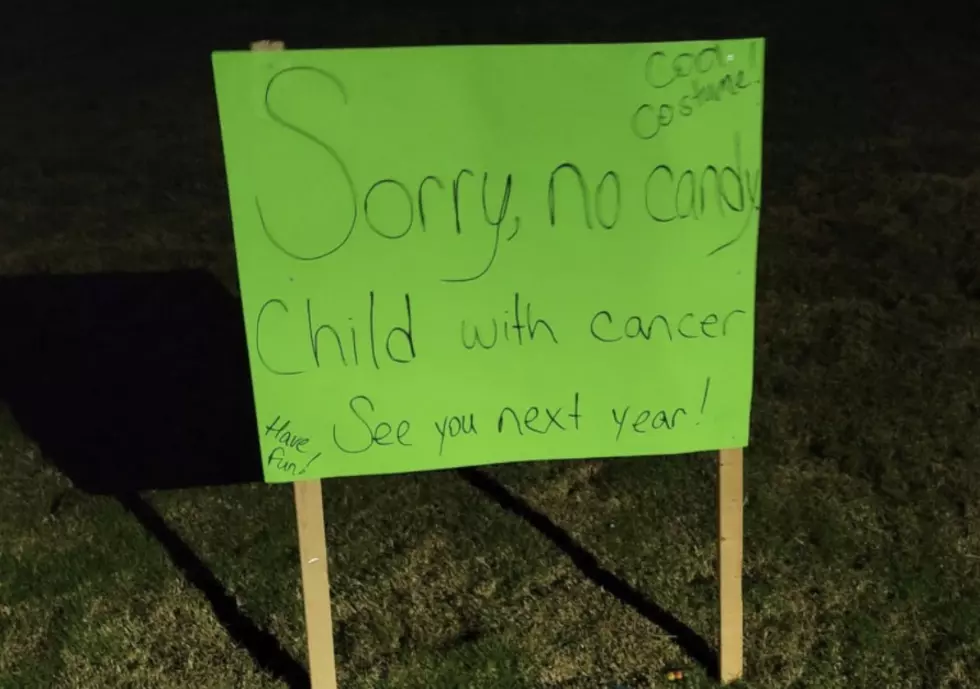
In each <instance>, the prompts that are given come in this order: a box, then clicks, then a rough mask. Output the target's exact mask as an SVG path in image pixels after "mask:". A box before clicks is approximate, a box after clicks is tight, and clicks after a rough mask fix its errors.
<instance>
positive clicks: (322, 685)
mask: <svg viewBox="0 0 980 689" xmlns="http://www.w3.org/2000/svg"><path fill="white" fill-rule="evenodd" d="M293 488H294V489H295V498H296V525H297V527H298V530H299V557H300V566H301V567H302V572H303V602H304V604H305V606H306V643H307V648H308V649H309V655H310V687H311V689H337V669H336V667H335V665H334V656H333V619H332V616H331V614H330V580H329V578H328V575H327V535H326V532H325V529H324V526H323V486H322V483H321V481H319V480H316V481H299V482H297V483H294V484H293Z"/></svg>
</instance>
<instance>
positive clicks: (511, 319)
mask: <svg viewBox="0 0 980 689" xmlns="http://www.w3.org/2000/svg"><path fill="white" fill-rule="evenodd" d="M521 315H522V314H521V295H520V293H519V292H515V293H514V311H513V314H511V312H510V311H504V317H503V318H501V319H500V321H499V322H498V320H497V319H496V318H491V319H490V325H489V326H486V325H483V326H479V325H475V324H473V325H470V324H468V323H467V321H465V320H464V321H462V323H461V324H460V339H461V340H462V343H463V346H464V347H465V348H466V349H475V348H476V347H480V348H481V349H493V348H494V347H495V346H497V344H498V343H504V342H513V343H514V344H517V345H523V344H529V343H531V342H533V341H534V339H535V337H538V338H539V339H544V340H550V341H551V342H552V343H553V344H558V337H557V336H556V335H555V331H554V329H553V328H552V327H551V325H550V324H549V323H548V321H546V320H545V319H543V318H535V317H534V316H533V315H532V312H531V302H530V301H528V302H526V303H525V304H524V312H523V320H522V318H521Z"/></svg>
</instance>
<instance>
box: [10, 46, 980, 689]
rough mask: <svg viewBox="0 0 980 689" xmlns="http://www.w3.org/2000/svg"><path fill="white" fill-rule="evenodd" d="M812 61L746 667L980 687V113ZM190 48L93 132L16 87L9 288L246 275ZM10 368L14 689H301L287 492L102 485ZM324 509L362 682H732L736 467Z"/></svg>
mask: <svg viewBox="0 0 980 689" xmlns="http://www.w3.org/2000/svg"><path fill="white" fill-rule="evenodd" d="M957 54H958V55H960V54H965V53H964V52H962V51H961V52H958V53H957ZM971 54H972V53H971ZM786 55H787V53H785V52H783V53H781V52H780V49H779V47H778V46H774V47H773V49H772V51H771V52H770V54H769V56H768V59H769V60H772V61H774V67H773V70H774V76H773V77H772V79H771V80H770V82H769V83H768V85H767V90H768V91H769V92H771V93H773V94H774V95H772V104H771V105H772V108H771V110H768V111H767V118H768V119H767V125H766V126H767V149H766V156H767V160H766V164H767V169H766V173H765V175H766V176H765V180H766V181H765V184H766V189H765V194H766V196H765V200H764V204H765V209H764V214H763V220H762V231H761V242H760V244H761V250H760V251H761V254H760V259H759V288H758V306H757V310H758V340H757V363H756V375H757V383H756V392H755V403H754V413H753V429H752V441H751V446H750V447H749V449H748V450H747V452H746V492H747V505H746V513H745V520H746V521H745V581H744V597H745V647H746V656H747V658H746V671H747V685H748V686H750V687H760V688H761V687H780V688H782V687H785V688H793V689H801V688H803V687H817V688H819V689H836V688H841V689H843V688H847V689H853V688H855V687H862V688H863V687H869V688H878V687H888V688H889V689H901V688H906V687H907V688H909V689H912V688H914V689H920V688H922V687H938V688H944V689H954V688H957V689H964V688H966V687H975V686H978V684H980V614H978V611H980V461H978V460H980V277H978V273H977V265H978V264H980V240H978V239H977V236H978V235H977V218H980V193H978V192H980V176H978V173H977V172H976V170H975V161H976V160H977V159H978V155H980V138H978V137H977V135H976V131H978V129H977V126H976V124H977V123H976V114H975V109H973V110H971V109H969V108H966V107H961V108H960V109H956V108H957V100H956V99H957V98H960V96H961V95H962V92H961V90H957V89H962V88H965V86H963V85H962V84H959V85H957V84H958V83H959V82H956V80H955V79H949V80H945V81H944V80H938V81H934V82H933V81H928V82H927V81H922V80H920V81H919V82H918V83H919V91H918V92H916V93H910V92H905V91H901V90H898V91H895V90H889V89H888V88H886V84H894V83H899V81H900V78H904V72H902V69H903V68H902V67H901V65H898V66H896V65H895V64H883V65H879V64H878V63H875V62H874V61H873V60H872V58H868V60H869V62H867V65H870V67H868V69H872V68H874V69H878V71H877V72H875V74H876V75H877V76H876V77H875V81H874V83H873V84H872V85H870V86H861V87H860V88H859V87H858V86H854V84H853V83H852V82H848V81H846V80H845V79H844V78H843V77H842V76H840V75H839V74H836V73H835V74H831V75H829V76H828V75H826V74H824V76H823V77H821V78H822V79H823V81H821V80H820V79H816V78H815V79H814V80H812V82H809V83H807V84H805V85H803V86H801V85H800V84H799V82H798V81H795V80H794V79H795V77H793V70H794V69H799V70H806V69H815V67H814V65H813V62H814V61H815V58H812V59H811V58H806V57H805V56H804V57H799V60H800V61H801V64H800V65H797V66H796V67H794V68H793V69H790V68H788V67H786V68H784V69H782V71H780V67H779V60H780V59H781V57H782V56H786ZM196 57H197V58H200V59H201V61H202V64H200V65H198V67H197V68H196V70H197V71H193V72H187V71H180V70H174V71H173V73H169V72H168V73H165V74H163V73H161V74H163V76H158V77H156V78H154V79H148V80H147V81H146V82H145V83H144V84H143V86H142V87H141V88H140V89H139V90H137V91H136V92H133V93H127V94H125V95H120V94H116V95H114V96H112V95H111V94H110V92H109V90H105V91H99V90H97V89H95V90H92V89H88V90H86V89H85V88H82V87H81V86H74V85H71V84H66V86H65V87H64V89H63V91H62V93H63V98H64V100H65V101H66V102H68V103H70V104H72V107H73V108H75V110H74V111H73V117H74V120H73V122H74V126H73V128H69V129H66V130H61V129H58V128H56V127H55V126H54V124H53V123H56V122H57V121H58V118H59V117H60V116H61V114H60V112H59V110H58V109H57V108H55V107H54V106H53V105H52V101H51V97H50V96H49V95H46V91H45V88H46V87H45V85H44V84H43V83H42V80H41V79H40V78H39V79H38V81H37V83H34V82H31V83H28V82H27V81H25V82H23V83H18V84H17V85H16V86H9V87H5V88H9V92H8V91H4V92H3V93H0V96H3V100H4V102H5V103H10V104H13V105H12V108H10V109H9V110H10V112H7V113H5V114H3V115H2V117H3V118H4V121H3V124H4V126H5V132H6V134H7V136H5V137H4V139H3V143H2V147H3V148H2V152H3V154H4V156H5V160H8V161H12V162H11V164H9V165H6V166H3V167H0V188H3V189H5V190H6V191H7V193H6V194H5V196H4V198H2V199H0V228H3V229H2V230H0V232H2V234H0V246H2V247H3V251H0V276H3V275H6V276H11V275H27V274H38V273H59V274H60V273H76V274H77V273H93V272H103V271H109V270H147V271H148V270H176V269H181V268H189V267H190V268H205V269H207V270H209V271H211V272H212V273H213V274H214V275H215V276H217V277H218V278H219V279H220V280H221V281H222V282H223V283H224V284H225V285H226V286H227V288H228V290H229V291H233V290H234V285H235V276H234V256H233V251H232V247H231V229H230V225H229V221H228V218H227V210H226V197H225V191H224V181H223V177H222V173H221V166H222V161H221V150H220V144H219V141H218V133H217V124H216V119H215V118H216V116H215V113H214V105H213V94H212V93H211V91H210V82H209V78H210V77H209V74H208V71H207V70H208V64H207V61H206V55H198V56H196ZM787 59H788V58H787ZM794 59H795V57H794ZM963 59H964V60H966V59H970V58H963ZM808 60H809V61H808ZM184 61H185V62H186V63H187V64H190V63H191V61H190V58H185V59H184ZM110 62H111V60H107V62H106V64H107V65H108V64H109V63H110ZM181 64H184V63H181ZM113 65H114V66H113V67H112V68H113V69H116V70H118V71H120V72H122V71H125V70H126V69H128V68H129V67H127V66H126V65H119V64H115V63H113ZM823 68H824V69H831V68H829V67H827V66H826V65H824V66H823ZM39 69H40V68H39ZM65 69H68V70H69V76H71V74H72V73H71V72H70V70H71V69H72V68H71V66H70V65H69V66H68V67H65ZM78 69H81V68H78ZM848 69H850V67H849V68H848ZM889 70H891V71H889ZM111 73H112V72H110V74H111ZM849 73H850V72H849ZM854 73H856V74H864V72H861V71H860V70H855V71H854ZM973 73H975V72H973ZM42 76H43V74H42ZM861 78H863V77H861ZM854 79H858V77H854ZM889 79H892V81H888V80H889ZM869 83H870V82H869ZM903 83H904V82H903ZM963 83H964V84H966V83H968V82H963ZM103 88H105V89H107V88H108V87H103ZM861 88H865V89H866V90H870V91H869V92H866V93H863V95H861V94H860V93H859V91H860V90H861ZM73 89H74V90H73ZM107 94H108V95H107ZM178 94H179V95H178ZM14 96H16V98H15V97H14ZM110 97H111V98H115V100H111V98H110ZM860 98H863V99H864V100H860ZM841 99H843V101H842V100H841ZM847 99H855V100H851V101H848V100H847ZM903 99H904V100H903ZM930 100H931V101H933V102H942V103H945V106H944V107H947V108H948V111H947V112H946V113H945V115H944V117H945V120H946V124H945V125H944V126H943V127H942V128H937V127H935V126H934V124H933V120H932V119H931V117H932V115H930V114H928V113H926V112H925V106H924V105H922V102H923V101H930ZM840 102H847V103H850V104H851V105H849V106H847V107H846V108H843V110H844V111H846V112H845V113H844V114H842V113H841V109H842V106H840V105H839V103H840ZM767 105H768V102H767ZM860 108H864V109H863V110H861V111H860V113H859V112H858V110H859V109H860ZM770 113H771V115H770ZM883 118H884V119H885V120H887V121H888V123H887V124H882V121H883ZM971 118H972V119H971ZM44 123H47V125H48V126H46V127H45V129H44V132H45V133H44V134H43V135H42V134H40V133H39V128H40V127H41V124H44ZM69 153H71V155H69ZM73 155H81V156H83V158H82V159H83V160H87V161H89V162H87V163H85V164H80V163H78V162H73V161H74V160H75V159H74V158H73V157H72V156H73ZM147 160H152V161H153V166H150V165H148V164H147V163H146V161H147ZM970 161H974V162H972V163H971V162H970ZM3 327H4V328H16V327H17V324H16V323H9V322H8V323H5V324H4V326H3ZM5 336H9V333H8V335H4V332H3V331H2V330H0V338H3V337H5ZM0 351H2V349H0ZM39 375H40V374H39ZM3 389H4V388H3V381H0V689H50V688H52V687H57V688H66V689H68V688H77V689H107V688H109V687H150V688H154V689H156V688H159V689H172V688H178V687H179V688H181V689H184V688H190V687H193V688H195V689H196V688H198V687H216V688H225V687H228V688H233V687H248V688H252V687H255V688H262V687H268V688H270V689H271V688H273V687H298V686H301V680H302V676H303V672H304V670H303V668H304V667H305V665H306V649H305V637H304V628H303V615H302V601H301V598H300V588H299V567H298V553H297V546H296V532H295V515H294V507H293V502H292V490H291V488H290V487H289V486H282V485H276V486H266V485H261V484H250V485H241V486H235V487H223V488H195V489H186V490H174V491H159V492H148V493H144V494H142V495H141V496H140V497H134V496H129V497H123V498H116V497H111V496H104V495H93V494H89V493H86V492H84V491H82V490H79V489H77V488H75V487H73V485H72V483H71V481H70V480H69V479H68V478H67V477H66V476H65V475H64V474H63V473H62V472H61V471H59V470H58V469H57V468H56V467H55V466H54V465H53V464H52V463H51V462H50V461H48V458H46V456H45V454H44V452H42V450H41V448H40V447H39V446H38V445H37V442H36V441H37V439H36V438H32V437H30V436H29V434H28V433H25V432H24V431H23V430H22V425H23V424H22V423H21V421H20V419H19V418H18V409H17V408H16V405H14V404H12V403H9V404H6V403H4V400H3V399H2V391H3ZM107 432H108V431H107ZM324 497H325V509H326V517H327V537H328V544H329V548H330V550H329V555H330V572H331V584H332V589H333V614H334V625H335V637H336V644H337V657H338V665H339V674H340V682H341V686H342V687H344V688H345V689H362V688H364V689H366V688H368V687H371V688H375V687H384V688H386V689H409V688H416V687H432V688H433V689H450V688H457V687H459V688H462V687H467V688H469V687H474V688H476V689H539V688H541V689H578V688H581V689H594V688H595V689H598V688H602V689H606V688H609V687H616V686H619V687H623V688H625V689H640V688H642V687H661V686H669V685H668V683H667V682H666V681H665V680H664V678H663V672H664V670H665V669H666V668H669V667H675V666H679V667H684V668H687V670H688V673H687V674H688V680H687V684H686V686H688V687H698V686H711V685H712V683H711V680H709V679H708V678H707V674H706V670H705V667H704V666H703V665H702V664H700V663H699V662H698V660H697V658H699V657H700V656H701V655H703V653H701V652H700V651H699V650H698V649H699V648H700V646H701V645H704V644H707V645H708V646H710V647H711V648H716V645H717V632H716V627H717V622H718V620H717V581H716V578H715V466H714V463H713V461H712V460H711V458H710V457H686V458H680V457H671V458H650V459H631V460H616V461H601V462H600V461H576V462H559V463H536V464H522V465H506V466H499V467H487V468H485V469H481V470H480V471H479V472H476V473H473V472H468V473H457V472H438V473H428V474H419V475H408V476H391V477H381V478H361V479H347V480H333V481H328V482H325V484H324ZM515 500H517V501H518V502H516V503H515V502H514V501H515ZM515 505H516V506H515ZM699 639H700V641H699ZM692 656H694V657H692Z"/></svg>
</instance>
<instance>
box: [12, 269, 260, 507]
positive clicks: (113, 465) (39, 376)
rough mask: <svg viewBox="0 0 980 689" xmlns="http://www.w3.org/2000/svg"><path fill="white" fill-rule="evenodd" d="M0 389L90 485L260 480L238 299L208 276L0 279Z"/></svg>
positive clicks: (79, 481)
mask: <svg viewBox="0 0 980 689" xmlns="http://www.w3.org/2000/svg"><path fill="white" fill-rule="evenodd" d="M0 314H2V317H3V322H2V328H3V329H2V332H0V400H4V401H6V403H7V404H8V405H9V406H10V408H11V411H12V412H13V414H14V417H15V418H16V419H17V422H18V424H19V425H20V426H21V428H22V429H23V430H24V432H25V433H26V434H27V435H28V436H30V437H31V438H32V439H33V440H34V441H35V442H36V443H38V445H39V446H40V448H41V450H42V452H43V453H44V456H45V457H46V458H47V459H48V460H49V461H51V462H53V463H55V464H56V465H57V466H58V468H59V469H61V470H62V471H63V472H64V473H65V474H66V475H67V476H68V477H69V478H71V480H72V482H73V483H74V485H75V486H76V487H78V488H80V489H82V490H84V491H86V492H89V493H95V494H115V493H122V492H136V491H141V490H154V489H170V488H190V487H197V486H208V485H223V484H233V483H243V482H250V481H260V480H262V470H261V466H260V463H259V445H258V434H257V432H256V430H255V411H254V404H253V400H252V390H251V384H250V382H249V373H248V358H247V350H246V346H245V335H244V324H243V323H242V317H241V310H240V307H239V304H238V302H237V301H236V300H235V299H234V298H233V297H232V296H231V295H230V294H228V292H227V291H226V290H225V289H224V287H223V286H222V285H221V284H220V283H219V282H218V281H217V280H216V279H215V278H214V277H213V276H211V275H210V274H209V273H206V272H203V271H200V272H198V271H186V272H173V273H115V274H104V273H103V274H95V275H78V276H74V275H50V276H48V275H37V276H27V277H8V278H0Z"/></svg>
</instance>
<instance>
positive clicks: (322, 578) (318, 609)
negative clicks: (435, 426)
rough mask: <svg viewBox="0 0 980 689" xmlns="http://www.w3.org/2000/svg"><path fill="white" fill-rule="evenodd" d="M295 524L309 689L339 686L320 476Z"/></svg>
mask: <svg viewBox="0 0 980 689" xmlns="http://www.w3.org/2000/svg"><path fill="white" fill-rule="evenodd" d="M285 47H286V46H285V44H284V43H283V42H282V41H255V42H254V43H252V46H251V48H252V50H261V51H273V50H284V49H285ZM293 489H294V492H293V497H294V499H295V500H296V528H297V530H298V532H299V558H300V567H301V571H302V576H303V605H304V607H305V611H306V646H307V649H308V653H309V656H310V689H337V666H336V661H335V660H334V654H333V615H332V614H331V611H330V577H329V573H328V572H327V532H326V527H325V526H324V520H323V485H322V482H321V481H319V480H316V481H299V482H297V483H294V484H293Z"/></svg>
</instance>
